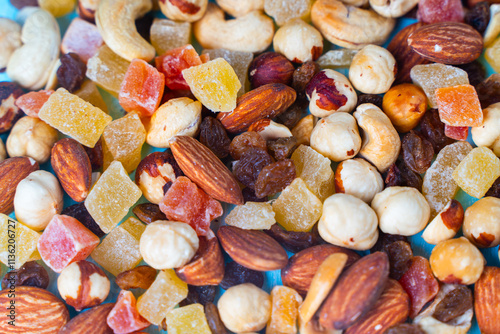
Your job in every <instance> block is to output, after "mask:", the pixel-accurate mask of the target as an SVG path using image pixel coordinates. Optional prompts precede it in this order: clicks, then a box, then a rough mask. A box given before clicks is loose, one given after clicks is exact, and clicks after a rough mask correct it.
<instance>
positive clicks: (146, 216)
mask: <svg viewBox="0 0 500 334" xmlns="http://www.w3.org/2000/svg"><path fill="white" fill-rule="evenodd" d="M170 185H172V182H170ZM132 212H133V213H134V215H136V216H137V218H139V219H140V220H141V221H142V222H143V223H145V224H151V223H152V222H155V221H157V220H167V216H165V214H164V213H163V212H161V210H160V206H159V205H157V204H153V203H142V204H137V205H136V206H134V208H133V209H132Z"/></svg>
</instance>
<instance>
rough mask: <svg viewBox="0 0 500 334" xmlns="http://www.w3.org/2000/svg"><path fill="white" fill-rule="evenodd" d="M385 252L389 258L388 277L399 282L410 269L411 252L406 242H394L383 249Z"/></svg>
mask: <svg viewBox="0 0 500 334" xmlns="http://www.w3.org/2000/svg"><path fill="white" fill-rule="evenodd" d="M385 252H386V253H387V256H388V257H389V263H390V265H391V267H390V273H389V277H391V278H393V279H395V280H399V279H400V278H401V277H403V275H404V273H405V272H406V271H407V270H408V268H410V265H411V259H412V258H413V251H412V250H411V246H410V244H409V243H408V242H406V241H396V242H393V243H390V244H389V245H387V247H385Z"/></svg>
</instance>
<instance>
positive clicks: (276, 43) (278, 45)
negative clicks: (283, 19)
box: [273, 19, 323, 64]
mask: <svg viewBox="0 0 500 334" xmlns="http://www.w3.org/2000/svg"><path fill="white" fill-rule="evenodd" d="M273 47H274V51H276V52H279V53H281V54H282V55H284V56H285V57H287V58H288V60H290V61H293V62H294V63H299V64H301V63H305V62H306V61H311V60H316V59H318V58H319V56H321V54H322V53H323V36H321V33H320V32H319V31H318V30H317V29H316V28H314V27H313V26H311V25H309V24H307V23H305V22H304V21H303V20H301V19H293V20H291V21H288V22H287V23H286V24H285V25H284V26H282V27H281V28H279V29H278V31H276V34H275V35H274V39H273Z"/></svg>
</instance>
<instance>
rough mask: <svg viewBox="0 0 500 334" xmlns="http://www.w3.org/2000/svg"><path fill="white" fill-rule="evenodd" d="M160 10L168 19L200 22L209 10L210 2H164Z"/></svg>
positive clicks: (164, 0)
mask: <svg viewBox="0 0 500 334" xmlns="http://www.w3.org/2000/svg"><path fill="white" fill-rule="evenodd" d="M159 4H160V9H161V11H162V13H163V14H165V16H166V17H168V18H169V19H171V20H175V21H187V22H194V21H198V20H199V19H201V18H202V17H203V15H204V14H205V11H206V10H207V5H208V0H163V1H159Z"/></svg>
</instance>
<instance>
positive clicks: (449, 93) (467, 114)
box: [435, 85, 483, 126]
mask: <svg viewBox="0 0 500 334" xmlns="http://www.w3.org/2000/svg"><path fill="white" fill-rule="evenodd" d="M435 94H436V102H437V104H438V111H439V118H440V119H441V121H442V122H443V123H444V124H447V125H450V126H480V125H481V124H483V111H482V109H481V103H480V102H479V98H478V96H477V92H476V89H475V88H474V86H472V85H459V86H452V87H442V88H438V89H436V92H435Z"/></svg>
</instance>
